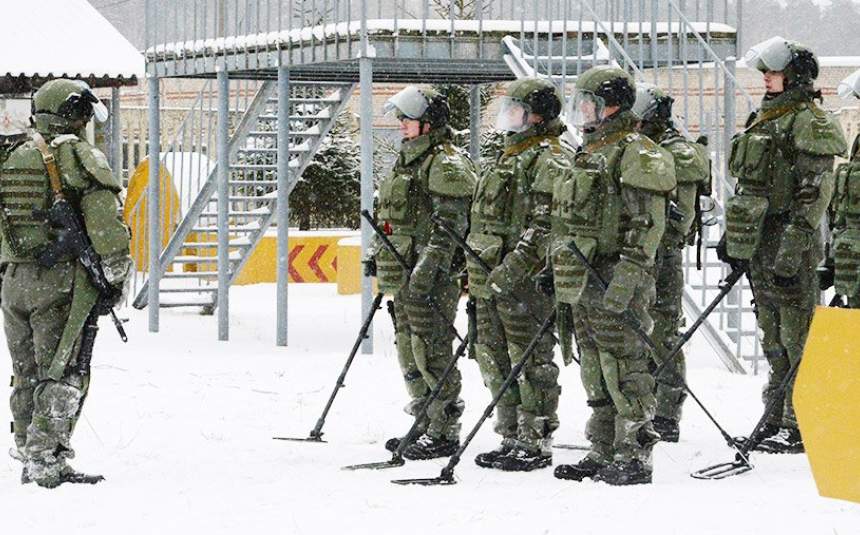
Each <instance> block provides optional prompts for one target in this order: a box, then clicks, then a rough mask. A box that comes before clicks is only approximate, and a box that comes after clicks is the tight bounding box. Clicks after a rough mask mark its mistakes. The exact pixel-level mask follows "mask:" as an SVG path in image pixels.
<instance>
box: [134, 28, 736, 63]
mask: <svg viewBox="0 0 860 535" xmlns="http://www.w3.org/2000/svg"><path fill="white" fill-rule="evenodd" d="M691 25H692V28H693V29H694V30H695V31H696V32H699V33H702V34H704V33H705V32H706V31H710V32H711V33H717V34H734V33H735V32H736V30H735V28H733V27H731V26H729V25H727V24H721V23H716V22H713V23H710V24H707V23H704V22H693V23H692V24H691ZM452 28H453V32H454V34H457V35H475V34H478V33H501V34H510V35H519V34H520V32H525V33H526V34H534V32H535V31H537V32H538V33H546V32H552V33H554V34H557V35H558V34H562V33H563V32H565V30H566V31H567V33H568V34H569V35H574V34H576V32H577V31H578V29H579V21H576V20H569V21H567V22H565V21H563V20H554V21H551V22H550V21H537V23H535V21H532V20H484V21H477V20H454V21H451V20H446V19H427V20H426V21H425V20H421V19H399V20H397V21H395V20H394V19H371V20H368V21H367V31H368V34H370V35H393V34H399V35H406V34H415V33H421V32H423V31H426V32H427V33H428V34H431V35H447V34H450V33H451V30H452ZM603 28H605V29H606V30H610V31H613V32H615V33H616V34H619V35H620V34H623V33H624V30H625V23H623V22H602V23H600V24H599V25H598V24H595V23H594V22H591V21H583V22H582V32H583V33H593V32H594V31H595V30H596V31H597V33H598V34H601V33H603ZM670 28H671V30H672V32H673V33H678V32H680V31H683V29H687V27H686V26H683V27H682V26H681V24H680V23H678V22H673V23H671V25H670V24H667V23H665V22H658V23H657V25H656V30H657V34H658V35H660V34H666V33H667V32H668V31H669V29H670ZM626 29H627V33H628V35H638V34H639V30H640V25H639V23H638V22H628V23H627V24H626ZM641 30H642V34H643V35H650V34H651V24H650V23H643V24H642V26H641ZM360 32H361V22H360V21H352V22H339V23H332V24H321V25H317V26H307V27H304V28H296V29H292V30H282V31H273V32H269V33H257V34H251V35H240V36H230V37H226V38H225V37H219V38H212V39H205V40H204V39H198V40H196V41H180V42H175V43H162V44H158V45H156V46H154V47H150V48H149V49H147V51H146V52H147V55H148V56H151V55H157V56H162V55H166V56H179V57H182V56H193V55H199V54H221V53H223V52H225V51H227V52H233V51H237V52H238V51H241V50H243V49H254V48H259V47H270V48H275V47H283V46H289V45H290V44H291V43H292V44H294V45H297V44H298V43H299V42H307V41H311V40H312V39H313V40H315V41H317V42H319V41H320V40H322V39H326V38H333V37H334V36H338V37H340V38H345V37H356V36H358V35H360Z"/></svg>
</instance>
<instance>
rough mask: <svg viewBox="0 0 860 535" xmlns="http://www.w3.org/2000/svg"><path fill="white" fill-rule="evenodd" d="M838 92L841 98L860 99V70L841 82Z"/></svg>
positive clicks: (837, 88)
mask: <svg viewBox="0 0 860 535" xmlns="http://www.w3.org/2000/svg"><path fill="white" fill-rule="evenodd" d="M836 92H837V93H838V94H839V96H840V97H841V98H851V97H857V98H860V70H857V71H854V73H853V74H851V75H850V76H848V77H847V78H845V79H844V80H842V81H841V82H839V85H838V86H837V87H836Z"/></svg>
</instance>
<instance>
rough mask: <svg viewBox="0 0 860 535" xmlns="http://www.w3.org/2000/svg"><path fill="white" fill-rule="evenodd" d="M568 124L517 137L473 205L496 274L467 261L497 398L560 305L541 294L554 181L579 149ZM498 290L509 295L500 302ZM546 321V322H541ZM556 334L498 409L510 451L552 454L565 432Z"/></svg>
mask: <svg viewBox="0 0 860 535" xmlns="http://www.w3.org/2000/svg"><path fill="white" fill-rule="evenodd" d="M563 131H564V127H563V125H562V124H561V122H560V120H558V119H553V120H551V121H549V122H541V123H538V124H537V125H534V126H532V127H530V128H528V129H527V130H525V131H523V132H519V133H514V134H509V135H508V137H507V138H506V142H505V149H504V151H503V153H502V154H501V155H500V156H499V158H498V160H497V161H496V162H495V164H494V165H492V166H489V167H488V168H487V169H486V170H485V171H484V173H483V174H482V176H481V180H480V182H479V183H478V188H477V190H476V192H475V198H474V201H473V202H472V220H471V229H470V231H469V237H468V240H467V242H468V244H469V245H470V246H471V247H472V248H473V249H475V251H477V252H478V253H479V254H480V256H481V257H482V258H483V259H484V260H485V261H486V262H487V264H489V266H490V267H491V268H493V272H492V275H491V276H490V277H488V275H487V273H486V272H484V271H483V270H482V269H481V267H480V266H478V265H477V264H476V263H475V262H474V261H473V260H471V259H470V258H468V257H467V259H466V261H467V266H468V271H469V294H470V295H471V296H472V297H473V298H475V300H476V304H477V317H478V335H477V341H476V344H475V356H476V358H477V360H478V365H479V367H480V369H481V375H482V376H483V379H484V385H486V386H487V388H489V389H490V392H491V393H492V394H493V395H496V393H497V392H498V391H499V388H500V387H501V385H502V383H503V382H504V380H505V378H506V377H507V376H508V374H509V373H510V371H511V368H512V366H515V365H516V364H517V363H518V362H519V360H520V358H521V356H522V354H523V352H524V351H525V349H526V346H528V344H529V342H530V341H531V340H532V339H533V338H534V337H535V335H536V334H537V332H538V330H539V329H540V320H541V319H543V318H544V317H546V316H547V315H548V314H549V312H550V310H551V309H552V306H553V304H552V299H551V298H549V297H547V296H545V295H543V294H541V293H539V292H535V291H534V284H533V282H532V277H533V276H534V275H536V274H537V273H538V272H539V271H540V270H541V268H542V267H543V266H544V264H545V258H546V247H547V243H548V241H547V240H548V238H549V232H550V203H551V201H552V188H553V182H554V180H555V179H556V177H557V176H559V174H561V173H563V172H565V170H566V169H569V168H570V165H571V164H570V161H571V158H572V154H573V152H572V149H570V148H569V147H567V146H566V145H565V144H564V143H563V142H562V141H561V140H560V139H559V136H560V135H561V134H562V133H563ZM491 284H496V285H497V287H498V288H499V289H501V290H503V292H502V293H503V294H504V295H503V296H497V295H496V292H494V291H493V289H491V288H490V285H491ZM535 318H538V319H535ZM554 345H555V344H554V341H553V340H552V337H551V336H550V334H547V335H545V336H544V337H543V338H542V339H541V340H540V341H539V342H538V344H537V347H536V349H535V351H534V352H533V353H532V355H531V358H530V359H529V363H528V364H526V365H525V367H524V368H523V372H522V373H521V374H520V376H519V378H518V381H517V383H515V384H514V385H512V386H511V388H509V389H508V390H507V392H506V393H505V394H504V396H503V397H502V398H501V401H500V402H499V405H498V407H497V408H496V423H495V431H496V433H498V434H499V435H501V436H502V437H503V439H504V444H506V445H507V446H509V447H519V448H522V449H524V450H527V451H532V452H534V451H538V452H540V453H541V454H545V455H550V454H551V450H550V448H551V437H552V432H553V431H554V430H555V429H556V428H558V415H557V409H558V398H559V394H560V393H561V387H560V386H559V384H558V366H556V365H555V363H553V361H552V359H553V347H554Z"/></svg>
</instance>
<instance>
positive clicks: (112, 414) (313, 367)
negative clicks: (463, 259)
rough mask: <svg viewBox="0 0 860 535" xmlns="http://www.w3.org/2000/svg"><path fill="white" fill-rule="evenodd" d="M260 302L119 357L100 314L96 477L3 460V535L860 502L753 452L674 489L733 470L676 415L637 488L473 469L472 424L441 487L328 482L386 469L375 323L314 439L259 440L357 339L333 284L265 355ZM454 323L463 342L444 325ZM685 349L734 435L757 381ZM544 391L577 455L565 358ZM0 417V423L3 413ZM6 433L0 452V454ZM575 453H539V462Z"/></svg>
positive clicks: (475, 384) (488, 527)
mask: <svg viewBox="0 0 860 535" xmlns="http://www.w3.org/2000/svg"><path fill="white" fill-rule="evenodd" d="M273 294H274V286H273V285H257V286H245V287H237V288H235V289H234V290H233V292H232V296H231V302H232V306H233V322H232V326H231V329H232V340H231V341H230V342H229V343H221V342H217V341H216V339H215V338H216V333H215V321H214V318H211V317H201V316H198V315H196V314H195V313H194V312H191V311H177V310H165V311H163V312H162V315H161V317H162V328H161V333H160V334H150V333H148V332H147V329H146V312H145V311H144V312H137V311H131V312H127V313H126V314H130V316H131V322H130V323H129V324H128V326H127V328H128V331H129V337H130V342H129V344H128V345H125V346H124V345H122V344H121V343H120V342H119V340H118V338H117V336H116V333H114V332H113V331H112V327H111V326H110V325H109V324H108V323H107V322H106V321H103V322H102V333H101V334H100V337H99V341H98V344H97V347H96V357H95V366H94V370H93V381H94V382H93V387H92V390H91V394H90V398H89V400H88V402H87V407H86V410H85V411H84V418H83V420H82V422H81V423H80V425H79V426H78V431H77V433H76V436H75V440H74V444H75V446H76V448H77V451H78V458H77V459H76V460H75V462H74V464H75V466H76V467H78V468H80V469H82V470H85V471H92V472H101V473H103V474H105V476H106V477H107V481H106V482H104V483H102V484H101V485H98V486H96V487H89V486H71V485H64V486H62V487H60V488H58V489H56V490H53V491H47V490H43V489H40V488H38V487H36V486H35V485H28V486H21V485H20V484H19V483H18V477H19V474H20V465H19V464H18V463H17V462H15V461H13V460H12V459H10V458H7V457H4V458H3V460H2V461H0V511H2V513H4V514H3V515H2V516H3V520H2V526H3V527H2V533H19V534H42V533H50V532H54V533H58V532H62V533H67V534H77V533H88V534H102V533H105V534H107V533H110V534H114V533H121V534H123V535H125V534H137V533H159V534H160V533H187V534H196V533H206V534H210V535H214V534H219V533H231V534H233V533H256V532H259V533H263V532H265V533H290V534H304V533H308V534H320V533H341V534H359V533H373V534H377V535H378V534H395V533H404V532H408V533H412V534H424V533H427V534H436V535H439V534H449V533H493V534H496V533H517V534H529V535H531V534H544V533H581V534H590V533H600V534H610V533H632V534H637V535H644V534H649V533H659V534H665V535H670V534H681V535H689V534H718V533H719V534H732V535H739V534H747V533H749V534H757V535H762V534H781V535H785V534H804V535H811V534H827V535H833V534H838V535H846V534H855V533H860V505H855V504H850V503H846V502H841V501H836V500H829V499H825V498H821V497H819V496H818V494H817V492H816V488H815V484H814V482H813V479H812V476H811V474H810V470H809V465H808V462H807V460H806V457H805V456H790V457H788V456H786V457H765V456H757V457H756V458H755V461H756V468H755V470H753V471H752V472H750V473H747V474H745V475H743V476H740V477H735V478H732V479H728V480H723V481H698V480H694V479H692V478H690V476H689V473H690V471H691V470H695V469H698V468H702V467H704V466H706V465H709V464H712V463H715V462H721V461H728V460H731V458H732V453H731V451H730V450H729V449H728V448H727V447H726V446H725V445H723V443H722V440H721V439H720V436H719V435H718V434H717V432H716V431H715V430H714V429H713V428H712V427H711V424H710V423H709V422H708V421H707V420H706V419H705V418H704V416H703V414H702V413H701V411H699V409H698V408H697V407H696V406H695V405H693V404H692V402H688V404H687V408H686V420H685V421H684V423H683V429H682V440H681V442H680V443H679V444H676V445H665V444H661V445H659V446H658V447H657V448H656V450H655V482H654V484H653V485H651V486H643V487H636V488H612V487H609V486H607V485H604V484H599V483H592V482H588V483H580V484H577V483H573V482H564V481H559V480H556V479H554V478H553V477H552V471H551V470H549V469H548V470H542V471H538V472H532V473H529V474H510V473H499V472H496V471H492V470H484V469H481V468H478V467H477V466H475V465H474V464H473V462H472V458H473V457H474V455H475V454H476V453H478V452H480V451H484V450H486V449H491V448H493V447H495V446H496V444H497V438H496V437H495V436H494V435H493V433H492V431H491V428H490V426H489V425H487V426H486V427H485V428H484V429H482V430H481V432H480V433H479V434H478V436H477V437H476V439H475V441H474V443H473V444H472V447H471V448H470V450H469V451H467V454H466V456H465V457H464V459H463V462H462V463H461V464H460V466H459V467H458V469H457V475H458V478H459V484H458V485H454V486H446V487H434V488H425V487H399V486H395V485H392V484H391V483H390V482H389V480H390V479H391V478H395V477H425V476H436V475H438V473H439V470H440V468H441V467H442V466H443V464H444V462H443V461H426V462H411V463H409V464H407V465H406V466H405V467H403V468H399V469H394V470H385V471H379V472H344V471H341V470H340V467H341V466H343V465H346V464H351V463H357V462H367V461H376V460H380V461H382V460H387V459H388V458H389V456H390V455H389V454H388V452H386V451H385V450H384V449H383V447H382V443H383V442H384V441H385V439H386V438H387V437H390V436H394V435H398V434H402V433H403V432H405V430H406V429H407V427H408V425H409V419H408V417H407V416H406V415H405V414H403V412H402V411H401V407H402V405H403V404H404V402H405V390H404V387H403V385H402V383H401V381H400V374H399V371H398V369H397V363H396V358H395V354H394V348H393V345H392V329H391V326H390V321H389V320H388V318H387V316H386V315H385V312H384V310H383V311H380V315H379V316H378V317H379V320H380V321H377V322H376V328H375V336H376V348H377V350H376V353H375V354H374V355H371V356H360V357H359V358H358V359H357V360H356V362H355V365H354V367H353V370H352V371H351V373H350V375H349V377H348V378H347V387H346V388H345V389H343V390H342V391H341V393H340V396H339V398H338V400H337V401H336V403H335V406H334V409H333V410H332V412H331V415H330V417H329V420H328V423H327V425H326V428H325V431H326V438H327V439H328V440H329V443H327V444H311V443H292V442H281V441H274V440H272V439H271V437H272V436H273V435H297V436H305V435H306V434H307V432H308V431H309V430H310V429H311V428H312V427H313V424H314V422H315V421H316V418H317V415H318V413H319V411H320V410H321V408H322V405H323V403H324V401H325V399H326V397H327V396H328V394H329V391H330V388H331V387H332V384H333V382H334V380H335V378H336V377H337V374H338V372H339V370H340V367H341V365H342V363H343V360H344V358H345V356H346V353H347V351H348V350H349V347H350V346H351V344H352V341H353V339H354V337H355V335H356V332H357V330H358V326H359V317H358V312H357V310H358V307H359V300H358V297H357V296H338V295H337V294H336V289H335V286H334V285H294V286H292V287H291V291H290V304H291V307H292V308H291V310H290V321H291V326H292V328H291V332H290V347H289V348H286V349H284V348H280V349H279V348H276V347H274V332H273V331H274V327H273V326H274V306H275V305H274V295H273ZM459 328H460V330H461V331H462V332H465V325H464V321H462V318H461V319H460V322H459ZM3 347H5V342H3ZM688 353H689V354H690V360H691V371H690V377H689V382H690V384H691V386H692V387H693V389H694V390H695V391H696V393H697V394H698V395H699V396H700V397H701V398H702V399H703V400H704V401H705V403H706V404H707V405H708V406H709V407H710V408H711V410H712V411H713V412H714V413H715V414H716V415H717V418H718V419H719V420H720V421H721V422H722V423H723V424H724V425H725V426H726V427H727V428H728V430H729V431H730V432H731V433H734V434H741V433H747V432H749V430H750V428H751V427H752V426H753V424H754V421H755V419H756V417H757V416H758V415H759V413H760V410H761V405H760V401H759V391H760V387H761V384H762V381H763V380H764V378H763V376H758V377H753V376H746V377H744V376H737V375H731V374H729V373H728V372H726V371H725V370H724V369H722V368H721V365H720V364H719V363H718V361H717V359H716V358H715V357H714V356H713V355H712V354H711V353H710V351H709V349H708V348H707V346H706V345H705V343H704V342H703V341H702V340H701V339H698V338H697V339H694V341H693V343H692V345H691V348H690V350H689V351H688ZM559 360H560V359H559ZM461 369H462V371H463V375H464V379H463V381H464V387H465V388H464V399H465V400H466V404H467V410H466V414H465V417H464V419H463V421H464V427H465V428H467V429H468V428H469V427H471V425H472V424H473V423H474V422H475V421H476V419H477V418H478V416H479V414H480V412H481V411H482V410H483V408H484V406H485V405H486V403H488V402H489V395H488V393H487V392H486V390H485V389H484V387H483V385H482V384H481V380H480V374H479V372H478V369H477V365H476V364H475V363H474V362H471V361H465V360H464V361H463V362H462V364H461ZM9 373H10V363H9V359H8V358H3V359H0V375H7V376H8V374H9ZM561 382H562V384H563V387H564V392H563V395H562V400H561V401H562V403H561V409H560V411H561V422H562V426H561V428H560V429H559V430H558V432H557V435H556V437H557V442H562V443H580V444H581V443H583V431H582V430H583V424H584V421H585V417H586V407H585V403H584V397H583V393H582V388H581V386H580V383H579V376H578V369H577V368H576V366H575V365H573V366H571V367H569V368H564V369H563V370H562V375H561ZM0 417H2V419H4V420H7V419H9V414H8V408H7V407H6V406H5V404H4V406H3V408H2V409H0ZM464 434H465V431H464ZM6 437H7V438H6V439H5V440H4V441H3V442H2V443H0V445H2V446H3V448H4V450H5V448H6V447H8V446H9V445H11V444H12V437H11V435H6ZM580 455H581V452H577V451H570V450H557V452H556V454H555V462H556V463H564V462H573V461H576V460H577V459H578V458H579V457H580Z"/></svg>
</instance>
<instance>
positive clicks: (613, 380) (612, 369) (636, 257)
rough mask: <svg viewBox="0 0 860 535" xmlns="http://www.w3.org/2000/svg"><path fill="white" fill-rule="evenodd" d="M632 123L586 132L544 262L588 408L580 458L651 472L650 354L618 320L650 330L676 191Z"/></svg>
mask: <svg viewBox="0 0 860 535" xmlns="http://www.w3.org/2000/svg"><path fill="white" fill-rule="evenodd" d="M636 122H637V120H636V118H635V116H634V115H633V114H632V112H630V111H623V112H618V113H616V114H615V115H613V116H612V117H610V118H608V119H606V120H605V121H604V122H603V123H602V124H601V125H600V126H599V127H597V129H596V130H595V131H593V132H590V133H586V135H585V145H584V150H583V151H582V152H580V153H579V154H577V156H576V161H575V162H576V165H575V169H574V170H573V172H572V173H570V174H568V175H565V178H564V180H558V181H556V185H555V191H554V194H553V206H552V215H553V239H552V244H551V249H550V262H551V264H552V268H553V276H554V282H555V295H556V300H557V302H558V305H559V315H560V325H559V332H560V334H561V336H562V338H563V339H564V338H568V335H567V333H566V326H567V325H569V318H571V317H572V321H573V330H574V333H575V336H576V342H577V345H578V347H579V355H580V360H581V374H582V382H583V385H584V386H585V391H586V395H587V398H588V405H589V407H591V408H592V415H591V417H590V418H589V420H588V423H587V425H586V437H587V438H588V440H590V441H591V450H590V452H589V453H588V457H589V458H591V459H592V460H594V461H596V462H597V463H600V464H601V465H608V464H610V463H612V462H613V461H622V462H631V461H634V460H639V461H641V462H642V463H643V464H645V465H646V466H647V467H649V469H650V464H651V449H652V447H653V445H654V443H656V442H657V440H658V439H659V435H657V434H656V433H655V432H654V430H653V427H652V425H651V420H652V419H653V417H654V411H655V404H656V402H655V398H654V378H653V377H652V375H651V372H650V371H649V370H650V356H649V352H648V350H647V348H646V346H645V344H644V343H643V342H642V340H641V339H640V338H639V337H638V336H637V335H636V334H635V333H634V331H633V330H632V329H631V328H630V327H629V326H628V324H627V323H626V322H625V321H624V319H623V318H622V317H621V313H622V311H624V310H630V311H631V312H632V313H633V314H634V315H635V316H636V317H637V318H638V320H639V321H640V323H641V324H642V326H643V327H644V328H645V329H646V331H649V330H650V328H651V326H652V325H653V323H652V320H651V317H650V315H649V310H650V309H651V308H652V306H653V304H654V300H655V295H654V277H653V275H652V273H653V269H654V257H655V255H656V252H657V248H658V245H659V244H660V240H661V238H662V236H663V232H664V229H665V226H666V221H665V220H666V203H667V198H668V197H669V195H670V193H671V192H672V191H673V190H674V189H675V185H676V184H675V174H674V167H673V162H672V157H671V155H670V154H669V153H668V152H667V151H665V150H664V149H662V148H660V147H659V146H658V145H657V144H656V143H654V142H653V141H652V140H651V139H649V138H648V137H646V136H644V135H642V134H638V133H636V132H635V127H636ZM571 242H575V243H576V245H577V246H578V247H579V249H580V250H581V251H582V252H583V254H584V255H585V256H586V257H587V258H588V259H589V261H590V262H591V264H592V265H593V266H594V267H595V269H597V270H598V272H600V274H601V275H602V277H603V278H604V280H606V281H607V282H608V283H609V290H608V291H607V292H605V293H604V292H603V290H601V289H600V287H599V285H598V283H597V282H596V281H595V280H594V279H593V278H592V277H589V276H588V273H587V271H586V270H585V268H584V267H583V266H582V264H581V263H580V262H579V260H578V259H577V258H576V257H575V256H574V255H573V253H571V252H570V249H569V248H568V246H569V244H570V243H571ZM564 345H566V344H564Z"/></svg>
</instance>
